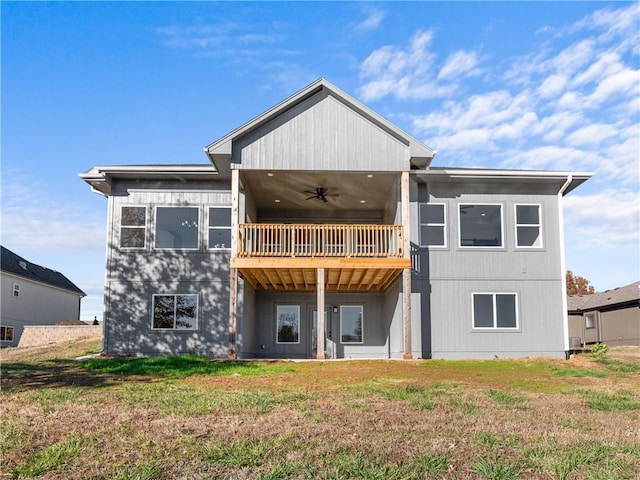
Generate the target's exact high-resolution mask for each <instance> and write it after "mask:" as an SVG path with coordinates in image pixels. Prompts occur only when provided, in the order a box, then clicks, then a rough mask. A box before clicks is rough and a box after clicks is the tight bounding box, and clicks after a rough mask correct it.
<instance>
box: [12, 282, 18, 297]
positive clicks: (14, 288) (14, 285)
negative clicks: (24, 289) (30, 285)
mask: <svg viewBox="0 0 640 480" xmlns="http://www.w3.org/2000/svg"><path fill="white" fill-rule="evenodd" d="M12 292H13V293H12V294H11V296H12V297H13V298H19V297H20V284H19V283H14V284H13V290H12Z"/></svg>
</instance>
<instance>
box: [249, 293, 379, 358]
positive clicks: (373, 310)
mask: <svg viewBox="0 0 640 480" xmlns="http://www.w3.org/2000/svg"><path fill="white" fill-rule="evenodd" d="M325 293H326V295H325V306H326V308H327V309H328V311H329V315H328V322H329V323H330V325H329V326H330V331H331V333H332V340H333V342H334V343H335V356H336V358H389V331H390V329H391V318H390V317H388V316H387V315H385V314H384V313H383V312H384V310H385V308H384V307H385V298H384V295H383V294H381V293H345V292H325ZM255 300H256V308H255V312H256V317H255V336H256V352H255V356H256V357H258V358H260V357H269V358H310V357H313V358H315V353H312V352H311V351H310V350H311V344H310V342H311V322H312V317H311V314H310V312H311V310H312V309H314V308H315V306H316V294H315V293H313V292H311V293H305V292H262V291H260V292H256V295H255ZM277 305H299V306H300V343H299V344H278V343H277V342H276V306H277ZM341 305H362V306H363V307H364V308H363V343H362V344H343V343H342V342H341V341H340V312H339V308H338V313H334V312H333V307H334V306H337V307H340V306H341Z"/></svg>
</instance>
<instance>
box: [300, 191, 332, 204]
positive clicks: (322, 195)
mask: <svg viewBox="0 0 640 480" xmlns="http://www.w3.org/2000/svg"><path fill="white" fill-rule="evenodd" d="M327 190H328V189H327V188H325V187H316V188H315V190H305V191H304V193H307V194H309V195H311V196H310V197H307V198H306V200H311V199H312V198H316V199H318V200H322V201H323V202H325V203H326V202H327V201H328V200H327V197H337V196H338V194H337V193H328V192H327Z"/></svg>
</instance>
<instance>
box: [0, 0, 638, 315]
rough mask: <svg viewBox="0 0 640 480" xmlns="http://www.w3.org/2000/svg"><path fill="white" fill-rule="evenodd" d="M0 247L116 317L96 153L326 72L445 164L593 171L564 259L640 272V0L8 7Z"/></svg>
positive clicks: (148, 159)
mask: <svg viewBox="0 0 640 480" xmlns="http://www.w3.org/2000/svg"><path fill="white" fill-rule="evenodd" d="M0 8H1V27H2V30H1V36H2V38H1V40H2V45H1V49H2V50H1V54H2V59H1V68H2V70H1V82H2V83H1V95H2V98H1V114H2V117H1V122H2V123H1V134H2V137H1V140H2V148H1V156H2V158H1V162H2V163H1V165H0V168H1V170H0V172H1V206H0V208H1V210H0V211H1V223H0V228H1V230H0V234H1V242H2V245H3V246H5V247H6V248H9V249H10V250H12V251H13V252H14V253H16V254H18V255H20V256H22V257H24V258H26V259H27V260H28V261H30V262H33V263H36V264H39V265H43V266H46V267H48V268H51V269H54V270H58V271H60V272H62V273H63V274H65V275H66V276H67V277H68V278H69V279H70V280H72V281H73V282H74V283H75V284H76V285H78V286H79V287H80V288H81V289H82V290H84V291H85V292H86V293H87V297H85V298H84V299H83V300H82V311H81V319H84V320H91V319H93V318H94V316H97V317H98V319H102V311H103V285H104V265H105V243H106V210H107V201H106V199H105V198H104V197H101V196H99V195H97V194H95V193H92V192H91V190H90V188H89V186H88V185H87V184H85V183H84V182H83V181H82V180H80V179H79V178H78V174H79V173H81V172H84V171H86V170H88V169H89V168H91V167H92V166H94V165H127V164H151V163H206V162H207V158H206V156H205V155H204V153H203V147H204V146H206V145H208V144H209V143H211V142H213V141H215V140H217V139H218V138H220V137H222V136H224V135H226V134H227V133H229V132H230V131H232V130H234V129H235V128H236V127H238V126H240V125H242V124H244V123H245V122H247V121H248V120H250V119H252V118H253V117H255V116H256V115H259V114H260V113H262V112H263V111H265V110H267V109H269V108H270V107H272V106H274V105H276V104H277V103H279V102H280V101H282V100H284V99H285V98H287V97H288V96H290V95H291V94H293V93H295V92H296V91H298V90H299V89H301V88H303V87H304V86H306V85H307V84H309V83H311V82H313V81H314V80H316V79H318V78H320V77H324V78H326V79H327V80H329V81H330V82H331V83H333V84H334V85H336V86H338V87H339V88H340V89H342V90H343V91H345V92H346V93H348V94H349V95H352V96H353V97H355V98H356V99H358V100H359V101H361V102H363V103H364V104H365V105H367V106H369V107H370V108H371V109H373V110H374V111H376V112H378V113H379V114H381V115H382V116H384V117H385V118H387V119H388V120H390V121H391V122H392V123H394V124H396V125H397V126H399V127H400V128H402V129H403V130H405V131H406V132H408V133H410V134H411V135H413V136H415V137H416V138H418V139H419V140H421V141H422V142H424V143H425V144H427V145H428V146H430V147H432V148H434V149H435V150H437V151H438V154H437V156H436V158H435V159H434V161H433V163H432V165H434V166H451V167H484V168H513V169H544V170H559V171H578V172H593V173H594V176H593V178H591V179H590V180H589V181H588V182H586V183H585V184H584V185H582V186H581V187H579V188H578V189H576V190H575V191H573V192H571V193H570V194H569V195H568V196H566V197H565V199H564V220H565V239H566V266H567V268H568V269H570V270H572V271H573V272H574V274H577V275H581V276H584V277H586V278H587V279H588V280H589V281H590V282H591V284H592V285H593V286H595V287H596V289H597V290H606V289H611V288H615V287H619V286H624V285H627V284H629V283H632V282H635V281H637V280H638V279H640V233H639V231H640V227H639V223H640V222H639V216H640V213H639V212H640V194H639V187H640V173H639V171H640V70H639V65H640V61H639V58H640V4H639V3H638V2H633V3H632V2H540V3H538V2H513V3H512V2H495V3H494V2H472V3H467V2H406V3H405V2H390V3H386V2H374V3H366V2H355V3H346V2H293V3H292V2H282V3H271V2H248V3H244V2H242V3H241V2H214V3H211V2H98V3H91V2H45V3H39V2H7V1H3V2H2V3H1V5H0Z"/></svg>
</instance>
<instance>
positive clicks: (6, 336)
mask: <svg viewBox="0 0 640 480" xmlns="http://www.w3.org/2000/svg"><path fill="white" fill-rule="evenodd" d="M0 340H2V341H3V342H13V327H0Z"/></svg>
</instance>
